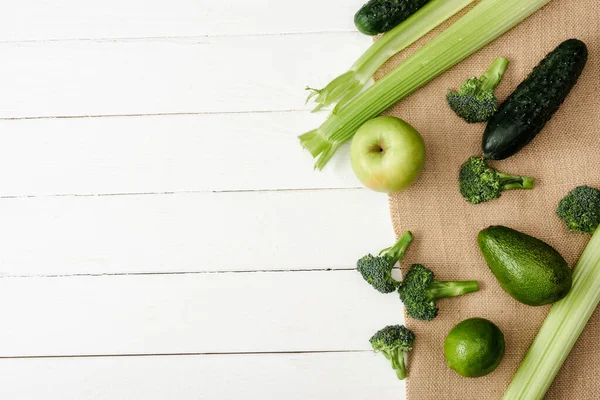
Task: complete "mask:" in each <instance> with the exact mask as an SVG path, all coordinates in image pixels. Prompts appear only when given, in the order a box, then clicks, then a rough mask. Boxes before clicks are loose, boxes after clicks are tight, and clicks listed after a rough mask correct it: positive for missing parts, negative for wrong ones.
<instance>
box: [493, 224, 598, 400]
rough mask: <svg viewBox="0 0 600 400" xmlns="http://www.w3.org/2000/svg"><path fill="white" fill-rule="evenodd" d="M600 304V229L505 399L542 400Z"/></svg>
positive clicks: (555, 305) (578, 264) (507, 391)
mask: <svg viewBox="0 0 600 400" xmlns="http://www.w3.org/2000/svg"><path fill="white" fill-rule="evenodd" d="M598 303H600V228H597V229H596V231H595V233H594V235H593V236H592V238H591V239H590V242H589V243H588V245H587V247H586V248H585V250H584V251H583V254H582V255H581V258H580V259H579V261H578V262H577V265H576V266H575V269H574V270H573V287H572V288H571V291H570V292H569V294H568V295H567V296H566V297H565V298H564V299H562V300H560V301H558V302H556V303H555V304H554V305H553V306H552V308H551V309H550V312H549V313H548V317H546V320H545V321H544V324H543V325H542V327H541V329H540V331H539V332H538V334H537V336H536V338H535V340H534V341H533V344H532V345H531V347H530V348H529V351H528V352H527V355H526V356H525V358H524V359H523V362H522V363H521V366H520V367H519V369H518V370H517V372H516V373H515V376H514V377H513V380H512V382H511V384H510V386H509V387H508V389H507V390H506V392H505V393H504V399H505V400H541V399H543V398H544V395H545V394H546V391H548V388H549V387H550V385H551V384H552V381H553V380H554V378H555V377H556V374H557V373H558V371H559V370H560V367H561V366H562V364H563V362H564V361H565V359H566V358H567V356H568V355H569V352H570V351H571V349H572V348H573V346H574V345H575V342H576V341H577V339H578V338H579V335H580V334H581V332H582V331H583V328H584V327H585V325H586V324H587V322H588V320H589V319H590V317H591V316H592V313H593V312H594V310H595V309H596V307H597V306H598Z"/></svg>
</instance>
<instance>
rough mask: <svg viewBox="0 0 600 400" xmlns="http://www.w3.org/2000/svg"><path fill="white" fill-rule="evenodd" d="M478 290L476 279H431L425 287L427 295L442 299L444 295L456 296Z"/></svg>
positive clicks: (431, 297)
mask: <svg viewBox="0 0 600 400" xmlns="http://www.w3.org/2000/svg"><path fill="white" fill-rule="evenodd" d="M478 290H479V284H478V283H477V281H458V282H442V281H433V282H431V284H430V285H429V287H428V288H427V297H429V298H430V299H443V298H444V297H456V296H460V295H463V294H467V293H473V292H477V291H478Z"/></svg>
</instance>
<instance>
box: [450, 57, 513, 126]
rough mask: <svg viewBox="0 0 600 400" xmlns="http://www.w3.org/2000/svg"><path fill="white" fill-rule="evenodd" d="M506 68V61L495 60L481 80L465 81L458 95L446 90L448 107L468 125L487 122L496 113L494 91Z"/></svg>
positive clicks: (496, 103)
mask: <svg viewBox="0 0 600 400" xmlns="http://www.w3.org/2000/svg"><path fill="white" fill-rule="evenodd" d="M507 67H508V60H507V59H505V58H502V57H498V58H496V60H494V63H493V64H492V66H491V67H490V69H488V71H487V72H486V73H485V74H484V75H483V76H482V77H481V78H475V77H474V78H471V79H467V80H466V81H465V82H464V83H463V84H462V86H461V87H460V90H459V91H458V93H454V92H453V91H451V90H448V94H447V95H446V99H447V100H448V105H449V106H450V108H451V109H452V111H454V112H455V113H456V115H458V116H459V117H461V118H462V119H464V120H465V121H467V122H469V123H474V122H484V121H487V120H488V119H490V118H491V117H492V115H494V114H495V113H496V111H498V99H497V98H496V95H495V94H494V89H495V88H496V86H498V84H499V83H500V81H501V80H502V76H503V75H504V71H506V68H507Z"/></svg>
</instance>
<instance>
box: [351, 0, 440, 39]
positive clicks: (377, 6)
mask: <svg viewBox="0 0 600 400" xmlns="http://www.w3.org/2000/svg"><path fill="white" fill-rule="evenodd" d="M428 2H429V0H371V1H369V2H368V3H367V4H365V5H364V6H362V7H361V9H360V10H358V12H357V13H356V15H355V16H354V25H356V27H357V28H358V30H359V31H361V32H362V33H364V34H365V35H370V36H374V35H378V34H380V33H384V32H387V31H389V30H391V29H393V28H394V27H396V25H398V24H399V23H400V22H402V21H404V20H405V19H407V18H408V17H410V16H411V15H413V14H414V13H415V12H416V11H417V10H418V9H419V8H421V7H423V6H424V5H425V4H426V3H428Z"/></svg>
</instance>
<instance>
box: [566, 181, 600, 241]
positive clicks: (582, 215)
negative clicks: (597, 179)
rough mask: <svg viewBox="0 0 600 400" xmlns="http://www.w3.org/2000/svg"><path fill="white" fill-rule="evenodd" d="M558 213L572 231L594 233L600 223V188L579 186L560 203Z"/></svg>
mask: <svg viewBox="0 0 600 400" xmlns="http://www.w3.org/2000/svg"><path fill="white" fill-rule="evenodd" d="M557 214H558V216H559V217H560V218H562V220H563V221H565V223H566V224H567V226H568V227H569V230H570V231H571V232H580V233H593V232H594V231H595V230H596V228H598V225H600V190H598V189H596V188H592V187H589V186H579V187H577V188H575V189H573V190H571V191H570V192H569V193H568V194H567V195H566V196H565V197H564V198H563V199H562V200H561V201H560V203H559V204H558V211H557Z"/></svg>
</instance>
